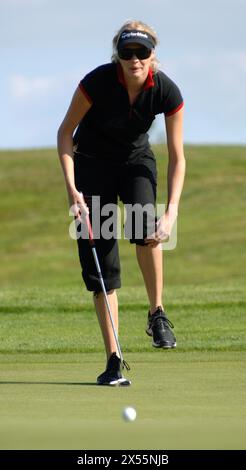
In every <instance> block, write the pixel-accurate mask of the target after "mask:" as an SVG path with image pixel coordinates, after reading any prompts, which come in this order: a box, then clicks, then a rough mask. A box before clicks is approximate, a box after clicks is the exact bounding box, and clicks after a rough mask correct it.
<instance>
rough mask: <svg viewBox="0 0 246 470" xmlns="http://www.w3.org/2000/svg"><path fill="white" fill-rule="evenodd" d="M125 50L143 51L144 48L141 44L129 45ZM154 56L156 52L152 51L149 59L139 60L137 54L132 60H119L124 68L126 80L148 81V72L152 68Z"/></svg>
mask: <svg viewBox="0 0 246 470" xmlns="http://www.w3.org/2000/svg"><path fill="white" fill-rule="evenodd" d="M125 49H135V50H138V49H143V46H141V45H140V44H135V43H133V44H128V45H127V47H126V48H125ZM153 55H154V50H153V49H152V51H151V54H150V56H149V57H148V58H147V59H141V58H140V59H139V58H138V57H137V55H136V54H134V55H133V56H132V57H131V59H129V60H123V59H121V58H119V61H120V64H121V66H122V68H123V72H124V75H125V78H129V79H133V78H138V79H140V78H142V79H143V80H146V77H147V75H148V71H149V68H150V64H151V62H152V59H153Z"/></svg>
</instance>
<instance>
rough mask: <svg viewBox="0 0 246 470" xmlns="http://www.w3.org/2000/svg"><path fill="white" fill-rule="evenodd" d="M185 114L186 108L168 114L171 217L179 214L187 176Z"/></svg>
mask: <svg viewBox="0 0 246 470" xmlns="http://www.w3.org/2000/svg"><path fill="white" fill-rule="evenodd" d="M183 114H184V108H182V109H180V110H179V111H178V112H177V113H175V114H173V115H171V116H166V117H165V121H166V134H167V148H168V170H167V191H168V194H167V196H168V197H167V208H166V216H167V217H170V218H171V219H172V218H173V217H174V216H175V218H176V217H177V215H178V207H179V200H180V196H181V193H182V189H183V185H184V177H185V157H184V148H183Z"/></svg>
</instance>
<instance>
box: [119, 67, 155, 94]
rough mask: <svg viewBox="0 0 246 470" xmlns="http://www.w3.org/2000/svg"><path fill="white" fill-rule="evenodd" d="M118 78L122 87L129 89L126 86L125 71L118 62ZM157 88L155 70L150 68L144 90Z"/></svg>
mask: <svg viewBox="0 0 246 470" xmlns="http://www.w3.org/2000/svg"><path fill="white" fill-rule="evenodd" d="M117 77H118V80H119V82H120V83H121V85H123V87H124V88H127V86H126V81H125V77H124V73H123V69H122V67H121V64H120V63H119V62H118V63H117ZM154 86H155V82H154V78H153V70H152V69H151V68H149V71H148V76H147V78H146V80H145V83H144V86H143V90H148V89H149V88H153V87H154Z"/></svg>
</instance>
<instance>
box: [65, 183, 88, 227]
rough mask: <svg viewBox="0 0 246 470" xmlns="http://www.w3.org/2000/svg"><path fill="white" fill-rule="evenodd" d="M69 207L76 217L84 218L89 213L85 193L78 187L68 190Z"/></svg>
mask: <svg viewBox="0 0 246 470" xmlns="http://www.w3.org/2000/svg"><path fill="white" fill-rule="evenodd" d="M68 200H69V209H70V211H71V212H72V214H73V215H74V217H75V219H81V220H82V219H83V218H84V217H86V216H87V215H89V208H88V206H87V204H86V202H85V200H84V197H83V194H82V193H80V192H79V191H77V189H76V188H75V187H74V188H71V189H69V190H68Z"/></svg>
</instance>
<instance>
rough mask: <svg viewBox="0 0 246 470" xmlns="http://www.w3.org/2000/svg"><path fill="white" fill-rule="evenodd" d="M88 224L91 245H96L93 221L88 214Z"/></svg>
mask: <svg viewBox="0 0 246 470" xmlns="http://www.w3.org/2000/svg"><path fill="white" fill-rule="evenodd" d="M86 224H87V228H88V233H89V242H90V245H91V246H95V241H94V237H93V231H92V226H91V222H90V217H89V215H87V216H86Z"/></svg>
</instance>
